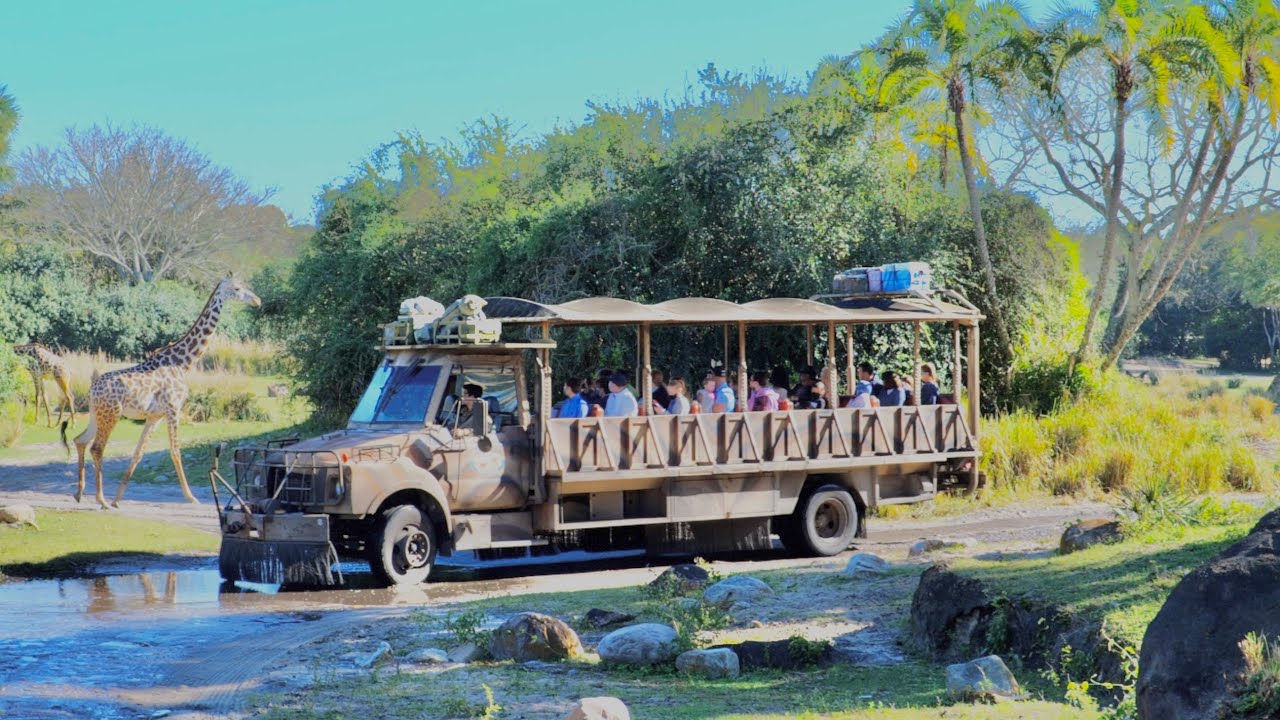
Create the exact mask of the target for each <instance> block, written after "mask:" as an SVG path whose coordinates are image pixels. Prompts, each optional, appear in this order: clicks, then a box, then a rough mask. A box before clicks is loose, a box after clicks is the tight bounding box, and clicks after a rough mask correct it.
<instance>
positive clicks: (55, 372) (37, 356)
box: [13, 342, 76, 427]
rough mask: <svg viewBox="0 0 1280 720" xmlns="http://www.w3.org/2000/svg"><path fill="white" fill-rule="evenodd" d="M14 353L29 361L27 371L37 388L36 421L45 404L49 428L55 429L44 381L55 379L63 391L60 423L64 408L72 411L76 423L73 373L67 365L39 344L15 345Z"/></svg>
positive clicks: (58, 356)
mask: <svg viewBox="0 0 1280 720" xmlns="http://www.w3.org/2000/svg"><path fill="white" fill-rule="evenodd" d="M13 351H14V352H15V353H17V354H18V355H21V356H23V358H24V359H25V360H26V361H27V370H29V371H30V372H31V380H32V381H33V382H34V383H35V386H36V421H37V422H38V421H39V420H40V404H41V403H44V417H45V420H46V422H47V423H48V426H49V427H53V413H52V411H50V410H49V394H48V392H46V391H45V388H44V379H45V378H47V377H49V378H53V382H54V384H55V385H57V386H58V389H59V390H61V391H62V400H60V401H59V402H58V423H59V424H61V423H62V408H63V407H68V408H70V409H71V422H72V423H73V424H74V423H75V421H76V401H75V397H74V396H73V395H72V394H71V372H70V371H69V370H68V369H67V363H66V361H65V360H63V359H62V356H60V355H58V353H56V352H54V351H53V350H50V349H49V348H48V347H46V346H44V345H42V344H40V343H38V342H29V343H27V344H25V345H14V346H13Z"/></svg>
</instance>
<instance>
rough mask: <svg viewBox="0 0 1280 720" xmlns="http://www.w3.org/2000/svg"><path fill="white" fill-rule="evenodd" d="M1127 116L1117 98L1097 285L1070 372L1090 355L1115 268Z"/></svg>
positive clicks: (1121, 102) (1125, 107)
mask: <svg viewBox="0 0 1280 720" xmlns="http://www.w3.org/2000/svg"><path fill="white" fill-rule="evenodd" d="M1128 116H1129V111H1128V108H1127V106H1126V101H1125V100H1122V99H1120V98H1117V99H1116V132H1115V135H1116V142H1115V147H1114V148H1112V151H1111V187H1110V188H1108V192H1107V203H1106V213H1107V216H1106V218H1105V222H1106V230H1105V232H1104V235H1103V240H1102V268H1101V269H1100V270H1098V282H1097V283H1095V284H1094V286H1093V297H1092V298H1091V299H1090V300H1089V317H1088V319H1087V320H1085V322H1084V337H1082V338H1080V347H1079V348H1078V349H1077V350H1076V352H1075V354H1074V355H1072V356H1071V363H1070V368H1069V372H1070V371H1074V370H1075V367H1076V364H1077V363H1079V362H1080V361H1081V360H1082V359H1084V356H1085V355H1086V354H1088V352H1089V347H1090V345H1091V344H1092V341H1093V328H1094V326H1095V325H1096V324H1097V322H1098V315H1099V314H1101V312H1102V304H1103V303H1104V302H1106V295H1107V283H1108V282H1109V281H1110V279H1111V273H1112V271H1113V270H1114V268H1115V262H1116V235H1118V234H1119V225H1120V191H1121V189H1122V187H1123V180H1124V145H1125V131H1124V130H1125V123H1126V122H1127V121H1128Z"/></svg>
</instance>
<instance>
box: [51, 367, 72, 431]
mask: <svg viewBox="0 0 1280 720" xmlns="http://www.w3.org/2000/svg"><path fill="white" fill-rule="evenodd" d="M53 382H54V383H55V384H57V386H58V389H59V390H61V391H62V400H61V402H59V403H58V424H59V425H61V424H62V406H63V405H64V404H65V405H66V406H67V408H68V409H69V410H70V411H71V424H72V425H73V426H74V425H75V424H76V400H75V397H74V396H73V395H72V394H71V383H69V382H67V376H66V375H54V376H53Z"/></svg>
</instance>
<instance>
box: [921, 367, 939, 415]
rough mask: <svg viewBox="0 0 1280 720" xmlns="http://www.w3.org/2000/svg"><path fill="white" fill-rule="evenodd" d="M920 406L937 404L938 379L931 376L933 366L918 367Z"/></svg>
mask: <svg viewBox="0 0 1280 720" xmlns="http://www.w3.org/2000/svg"><path fill="white" fill-rule="evenodd" d="M920 404H921V405H937V404H938V378H937V377H935V376H934V374H933V366H932V365H929V364H927V363H926V364H924V365H921V366H920Z"/></svg>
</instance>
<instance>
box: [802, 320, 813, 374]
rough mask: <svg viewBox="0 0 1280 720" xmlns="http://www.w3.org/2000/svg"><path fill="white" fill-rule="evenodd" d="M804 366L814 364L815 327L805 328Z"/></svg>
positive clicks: (808, 326) (806, 326)
mask: <svg viewBox="0 0 1280 720" xmlns="http://www.w3.org/2000/svg"><path fill="white" fill-rule="evenodd" d="M804 364H805V365H812V364H813V326H812V325H808V324H806V325H805V326H804Z"/></svg>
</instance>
